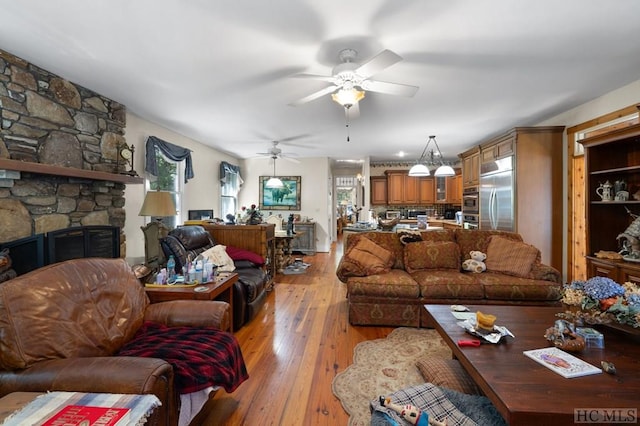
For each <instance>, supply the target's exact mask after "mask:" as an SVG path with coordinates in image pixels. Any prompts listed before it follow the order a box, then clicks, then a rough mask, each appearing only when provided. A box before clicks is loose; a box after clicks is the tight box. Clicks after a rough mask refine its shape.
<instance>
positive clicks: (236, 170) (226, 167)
mask: <svg viewBox="0 0 640 426" xmlns="http://www.w3.org/2000/svg"><path fill="white" fill-rule="evenodd" d="M233 174H236V175H238V185H242V184H243V183H244V181H243V180H242V176H241V175H240V166H234V165H233V164H229V163H227V162H226V161H222V162H221V163H220V183H221V184H222V185H224V184H225V183H229V179H230V178H231V175H233Z"/></svg>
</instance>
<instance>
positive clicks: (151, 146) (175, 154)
mask: <svg viewBox="0 0 640 426" xmlns="http://www.w3.org/2000/svg"><path fill="white" fill-rule="evenodd" d="M156 148H158V149H159V150H160V152H162V153H163V154H164V155H165V156H166V157H167V158H169V159H170V160H173V161H182V160H185V167H184V183H187V182H188V181H189V179H192V178H193V177H194V174H193V163H192V161H191V150H190V149H186V148H183V147H181V146H178V145H174V144H172V143H169V142H167V141H163V140H162V139H159V138H157V137H155V136H149V137H148V138H147V144H146V153H145V154H146V162H145V163H146V164H145V166H144V169H145V170H146V171H147V173H150V174H152V175H154V176H158V163H157V162H156Z"/></svg>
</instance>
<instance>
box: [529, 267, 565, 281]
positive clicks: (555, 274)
mask: <svg viewBox="0 0 640 426" xmlns="http://www.w3.org/2000/svg"><path fill="white" fill-rule="evenodd" d="M531 278H533V279H536V280H542V281H552V282H554V283H558V284H560V283H562V276H561V274H560V271H558V270H557V269H556V268H554V267H552V266H549V265H545V264H543V263H539V264H534V265H533V267H531Z"/></svg>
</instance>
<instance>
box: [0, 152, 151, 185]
mask: <svg viewBox="0 0 640 426" xmlns="http://www.w3.org/2000/svg"><path fill="white" fill-rule="evenodd" d="M0 170H14V171H18V172H29V173H39V174H43V175H53V176H66V177H75V178H82V179H92V180H104V181H110V182H118V183H125V184H141V183H144V178H141V177H140V176H129V175H121V174H117V173H108V172H99V171H96V170H84V169H77V168H75V167H64V166H54V165H51V164H42V163H34V162H31V161H18V160H10V159H6V158H0Z"/></svg>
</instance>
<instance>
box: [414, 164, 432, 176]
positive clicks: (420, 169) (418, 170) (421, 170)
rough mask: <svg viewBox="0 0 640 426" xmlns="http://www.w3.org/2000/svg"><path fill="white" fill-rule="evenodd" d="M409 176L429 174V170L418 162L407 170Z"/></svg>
mask: <svg viewBox="0 0 640 426" xmlns="http://www.w3.org/2000/svg"><path fill="white" fill-rule="evenodd" d="M409 176H415V177H422V176H431V172H430V171H429V168H428V167H427V166H425V165H424V164H422V163H418V164H416V165H414V166H413V167H411V169H410V170H409Z"/></svg>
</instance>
